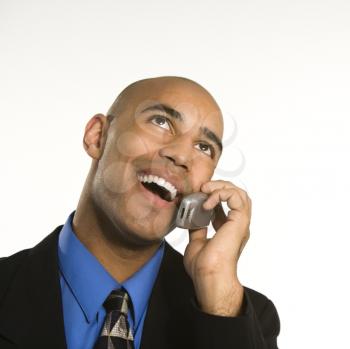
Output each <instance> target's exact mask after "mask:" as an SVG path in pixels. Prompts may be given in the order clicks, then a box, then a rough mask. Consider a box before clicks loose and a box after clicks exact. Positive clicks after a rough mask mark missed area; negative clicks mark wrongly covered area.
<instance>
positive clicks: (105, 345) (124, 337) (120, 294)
mask: <svg viewBox="0 0 350 349" xmlns="http://www.w3.org/2000/svg"><path fill="white" fill-rule="evenodd" d="M130 303H131V300H130V298H129V295H128V294H127V292H126V291H125V290H124V289H121V288H120V289H117V290H113V291H112V292H111V293H110V295H109V296H108V297H107V299H106V300H105V302H104V303H103V306H104V307H105V309H106V318H105V322H104V324H103V326H102V330H101V333H100V337H99V338H98V339H97V341H96V343H95V346H94V349H134V336H133V334H132V330H131V328H130V327H129V323H128V308H129V306H130Z"/></svg>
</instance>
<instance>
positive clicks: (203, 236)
mask: <svg viewBox="0 0 350 349" xmlns="http://www.w3.org/2000/svg"><path fill="white" fill-rule="evenodd" d="M207 232H208V228H207V227H205V228H200V229H189V230H188V234H189V241H190V242H191V241H195V240H202V241H205V240H207Z"/></svg>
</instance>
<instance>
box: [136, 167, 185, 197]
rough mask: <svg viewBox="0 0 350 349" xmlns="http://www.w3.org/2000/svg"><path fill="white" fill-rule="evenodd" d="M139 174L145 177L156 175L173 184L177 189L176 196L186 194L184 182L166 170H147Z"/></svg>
mask: <svg viewBox="0 0 350 349" xmlns="http://www.w3.org/2000/svg"><path fill="white" fill-rule="evenodd" d="M137 173H138V174H140V175H141V174H144V175H154V176H157V177H162V178H164V179H165V180H166V181H167V182H169V183H170V184H172V185H173V186H174V187H175V188H176V191H177V193H176V196H179V195H181V194H182V193H183V192H184V186H183V180H181V179H180V178H179V177H178V176H177V175H175V174H173V173H171V172H169V171H167V170H164V169H156V168H152V169H150V168H146V169H142V170H140V171H138V172H137Z"/></svg>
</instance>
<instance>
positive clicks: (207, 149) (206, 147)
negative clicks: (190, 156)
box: [196, 143, 215, 157]
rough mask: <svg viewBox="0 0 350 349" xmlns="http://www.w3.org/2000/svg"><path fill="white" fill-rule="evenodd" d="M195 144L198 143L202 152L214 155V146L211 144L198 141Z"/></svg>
mask: <svg viewBox="0 0 350 349" xmlns="http://www.w3.org/2000/svg"><path fill="white" fill-rule="evenodd" d="M196 145H199V148H200V150H201V151H202V152H203V153H205V154H207V155H208V156H210V157H214V154H215V153H214V148H213V147H212V146H211V145H209V144H207V143H198V144H196Z"/></svg>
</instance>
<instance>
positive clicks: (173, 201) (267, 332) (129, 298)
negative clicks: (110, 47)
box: [0, 76, 280, 349]
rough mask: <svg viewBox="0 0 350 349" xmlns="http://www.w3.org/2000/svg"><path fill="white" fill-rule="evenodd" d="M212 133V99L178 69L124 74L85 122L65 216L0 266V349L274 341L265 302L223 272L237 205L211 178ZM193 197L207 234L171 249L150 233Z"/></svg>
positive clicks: (237, 194) (235, 250) (242, 219)
mask: <svg viewBox="0 0 350 349" xmlns="http://www.w3.org/2000/svg"><path fill="white" fill-rule="evenodd" d="M222 135H223V118H222V114H221V111H220V108H219V106H218V105H217V103H216V102H215V100H214V98H213V97H212V96H211V95H210V94H209V92H208V91H207V90H205V89H204V88H203V87H202V86H200V85H199V84H197V83H196V82H194V81H192V80H189V79H186V78H181V77H172V76H167V77H157V78H152V79H144V80H140V81H137V82H135V83H133V84H131V85H129V86H128V87H127V88H126V89H124V90H123V91H122V92H121V93H120V95H119V96H118V98H117V99H116V101H115V102H114V103H113V105H112V106H111V108H110V110H109V112H108V113H107V116H105V115H103V114H97V115H95V116H94V117H92V118H91V119H90V120H89V122H88V123H87V125H86V129H85V134H84V139H83V145H84V149H85V151H86V152H87V154H88V155H89V156H90V157H91V158H92V163H91V168H90V171H89V174H88V176H87V179H86V182H85V185H84V188H83V191H82V194H81V197H80V200H79V203H78V206H77V208H76V211H74V212H72V213H71V214H70V215H69V217H68V219H67V221H66V223H65V224H64V226H59V227H57V228H56V229H55V230H54V231H53V232H52V233H51V234H50V235H49V236H47V237H46V238H45V239H44V240H43V241H42V242H40V243H39V244H38V245H37V246H35V247H34V248H32V249H27V250H24V251H20V252H18V253H16V254H14V255H12V256H9V257H7V258H4V259H2V260H1V262H0V277H1V286H0V300H1V301H0V348H4V349H10V348H13V349H14V348H36V349H40V348H50V349H55V348H57V349H58V348H68V349H78V348H80V349H91V348H106V349H107V348H114V347H115V348H117V349H118V348H137V349H138V348H142V349H151V348H152V349H157V348H158V349H161V348H162V349H166V348H169V349H172V348H196V349H197V348H198V349H199V348H201V349H203V348H220V349H221V348H235V349H243V348H244V349H248V348H249V349H253V348H256V349H263V348H269V349H270V348H271V349H272V348H277V336H278V334H279V329H280V328H279V318H278V314H277V311H276V309H275V307H274V305H273V303H272V302H271V301H270V300H269V299H268V298H267V297H265V296H264V295H262V294H260V293H258V292H256V291H253V290H251V289H249V288H247V287H244V286H243V285H242V284H241V283H240V281H239V278H238V275H237V263H238V259H239V256H240V254H241V252H242V249H243V247H244V245H245V243H246V242H247V240H248V237H249V224H250V217H251V200H250V198H249V196H248V195H247V193H246V192H245V191H244V190H242V189H240V188H239V187H237V186H235V185H234V184H233V183H231V182H229V181H223V180H216V181H212V180H211V177H212V175H213V173H214V170H215V168H216V166H217V164H218V161H219V158H220V155H221V152H222V144H221V139H222ZM193 192H204V193H206V194H208V199H207V201H206V202H205V203H204V205H203V207H204V208H205V209H212V208H213V209H214V211H215V216H214V217H215V218H214V220H213V222H212V223H213V226H214V228H215V235H214V236H213V237H212V238H211V239H208V238H207V228H201V229H196V230H191V231H189V243H188V245H187V247H186V250H185V253H184V256H182V255H181V254H180V253H178V252H177V251H175V250H174V249H173V248H172V247H171V246H170V245H169V244H168V243H167V242H166V241H165V239H164V237H165V236H166V235H167V234H168V233H169V232H170V231H171V230H173V229H174V228H175V224H174V222H175V217H176V213H177V209H178V207H179V203H180V200H181V199H182V197H184V196H185V195H186V194H190V193H193ZM222 202H226V203H227V206H228V208H229V209H230V210H229V212H228V215H227V216H226V214H225V212H224V210H223V208H222ZM30 229H31V228H30ZM115 300H118V302H119V303H118V304H119V305H116V303H115V305H113V306H110V307H109V305H110V304H112V303H113V302H114V301H115ZM111 302H112V303H111ZM108 304H109V305H108ZM113 304H114V303H113ZM117 306H120V308H118V311H117V310H116V309H117V308H116V307H117ZM113 307H115V308H113Z"/></svg>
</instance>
